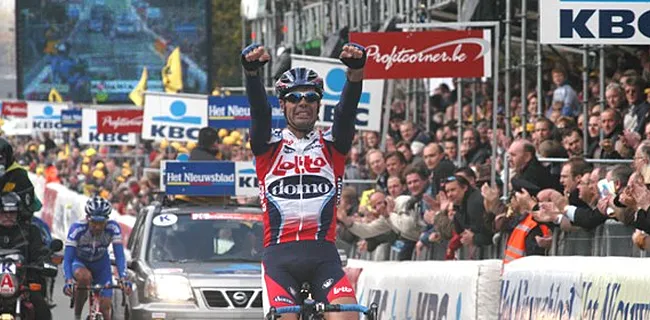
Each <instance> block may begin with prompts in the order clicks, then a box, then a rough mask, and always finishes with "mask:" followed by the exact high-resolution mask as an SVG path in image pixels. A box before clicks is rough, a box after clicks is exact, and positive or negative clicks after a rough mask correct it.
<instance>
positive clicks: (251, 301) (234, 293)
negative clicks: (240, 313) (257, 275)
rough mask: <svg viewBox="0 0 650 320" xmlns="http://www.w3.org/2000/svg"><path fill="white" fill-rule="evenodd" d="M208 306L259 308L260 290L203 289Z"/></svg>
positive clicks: (260, 304)
mask: <svg viewBox="0 0 650 320" xmlns="http://www.w3.org/2000/svg"><path fill="white" fill-rule="evenodd" d="M202 292H203V298H204V299H205V303H206V304H207V305H208V307H210V308H261V307H262V290H245V289H242V290H218V289H215V290H203V291H202Z"/></svg>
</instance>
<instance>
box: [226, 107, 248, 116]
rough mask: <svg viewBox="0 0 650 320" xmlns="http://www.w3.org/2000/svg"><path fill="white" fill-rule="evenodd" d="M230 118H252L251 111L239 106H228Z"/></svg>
mask: <svg viewBox="0 0 650 320" xmlns="http://www.w3.org/2000/svg"><path fill="white" fill-rule="evenodd" d="M228 111H229V112H228V116H231V117H250V116H251V109H250V108H247V107H241V106H237V105H231V106H228Z"/></svg>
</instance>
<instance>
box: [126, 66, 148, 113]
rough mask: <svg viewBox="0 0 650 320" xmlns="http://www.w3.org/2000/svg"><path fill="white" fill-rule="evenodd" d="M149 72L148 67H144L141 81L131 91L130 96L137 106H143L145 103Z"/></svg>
mask: <svg viewBox="0 0 650 320" xmlns="http://www.w3.org/2000/svg"><path fill="white" fill-rule="evenodd" d="M148 77H149V74H148V73H147V67H144V69H142V75H141V76H140V82H138V85H137V86H135V88H133V91H131V93H129V98H130V99H131V101H133V103H135V105H136V106H138V107H142V106H143V105H144V92H145V91H147V78H148Z"/></svg>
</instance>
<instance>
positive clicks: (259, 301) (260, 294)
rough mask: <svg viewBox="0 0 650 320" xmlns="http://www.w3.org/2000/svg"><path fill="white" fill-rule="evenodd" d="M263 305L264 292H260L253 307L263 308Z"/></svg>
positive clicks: (252, 304)
mask: <svg viewBox="0 0 650 320" xmlns="http://www.w3.org/2000/svg"><path fill="white" fill-rule="evenodd" d="M261 307H262V292H259V293H258V295H257V297H255V300H253V303H251V308H261Z"/></svg>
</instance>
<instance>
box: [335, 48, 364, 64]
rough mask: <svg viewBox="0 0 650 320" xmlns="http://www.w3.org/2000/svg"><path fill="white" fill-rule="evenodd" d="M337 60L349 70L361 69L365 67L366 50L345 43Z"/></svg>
mask: <svg viewBox="0 0 650 320" xmlns="http://www.w3.org/2000/svg"><path fill="white" fill-rule="evenodd" d="M339 59H340V60H341V62H343V64H345V65H346V66H347V67H348V68H350V69H355V70H356V69H363V67H364V66H365V65H366V48H364V47H363V46H362V45H359V44H356V43H346V44H344V45H343V50H342V51H341V54H340V55H339Z"/></svg>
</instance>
